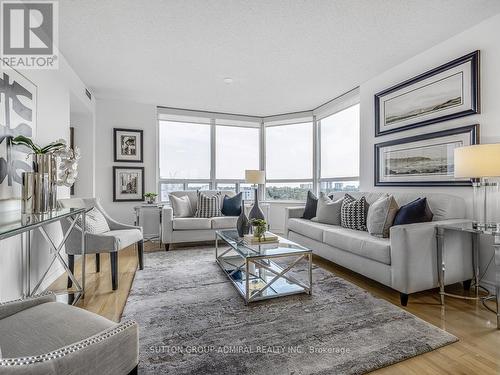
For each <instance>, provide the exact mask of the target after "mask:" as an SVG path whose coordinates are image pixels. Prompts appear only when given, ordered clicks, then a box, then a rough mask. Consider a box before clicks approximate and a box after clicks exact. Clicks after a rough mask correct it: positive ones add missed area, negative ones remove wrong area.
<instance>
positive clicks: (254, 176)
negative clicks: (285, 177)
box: [245, 169, 266, 219]
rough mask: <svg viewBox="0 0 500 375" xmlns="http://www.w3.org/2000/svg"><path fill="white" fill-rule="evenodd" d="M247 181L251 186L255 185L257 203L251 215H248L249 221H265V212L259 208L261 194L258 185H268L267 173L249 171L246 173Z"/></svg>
mask: <svg viewBox="0 0 500 375" xmlns="http://www.w3.org/2000/svg"><path fill="white" fill-rule="evenodd" d="M245 181H246V182H247V183H249V184H254V185H255V201H254V204H253V207H252V209H251V210H250V213H249V214H248V218H249V219H265V215H264V212H262V209H261V208H260V207H259V192H258V185H263V184H265V183H266V172H265V171H259V170H253V169H247V170H246V171H245Z"/></svg>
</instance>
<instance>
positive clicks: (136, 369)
mask: <svg viewBox="0 0 500 375" xmlns="http://www.w3.org/2000/svg"><path fill="white" fill-rule="evenodd" d="M138 369H139V365H137V366H135V367H134V368H133V370H132V371H130V372H129V373H128V375H137V374H138V373H139V370H138Z"/></svg>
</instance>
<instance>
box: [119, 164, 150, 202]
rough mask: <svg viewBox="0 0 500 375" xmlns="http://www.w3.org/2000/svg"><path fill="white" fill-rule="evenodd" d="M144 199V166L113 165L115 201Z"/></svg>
mask: <svg viewBox="0 0 500 375" xmlns="http://www.w3.org/2000/svg"><path fill="white" fill-rule="evenodd" d="M142 201H144V167H113V202H142Z"/></svg>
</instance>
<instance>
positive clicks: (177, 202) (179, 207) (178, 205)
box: [168, 194, 195, 217]
mask: <svg viewBox="0 0 500 375" xmlns="http://www.w3.org/2000/svg"><path fill="white" fill-rule="evenodd" d="M168 199H169V200H170V205H171V206H172V210H173V212H174V217H193V216H194V213H195V212H194V211H195V210H194V209H193V206H192V205H191V201H190V200H189V197H188V196H187V195H184V196H183V197H176V196H175V195H172V194H169V195H168Z"/></svg>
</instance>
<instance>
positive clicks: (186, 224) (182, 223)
mask: <svg viewBox="0 0 500 375" xmlns="http://www.w3.org/2000/svg"><path fill="white" fill-rule="evenodd" d="M172 227H173V228H174V230H196V229H211V228H212V220H211V219H209V218H204V217H180V218H174V220H173V221H172Z"/></svg>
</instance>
